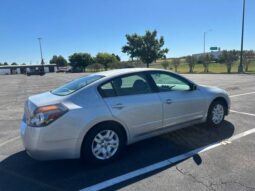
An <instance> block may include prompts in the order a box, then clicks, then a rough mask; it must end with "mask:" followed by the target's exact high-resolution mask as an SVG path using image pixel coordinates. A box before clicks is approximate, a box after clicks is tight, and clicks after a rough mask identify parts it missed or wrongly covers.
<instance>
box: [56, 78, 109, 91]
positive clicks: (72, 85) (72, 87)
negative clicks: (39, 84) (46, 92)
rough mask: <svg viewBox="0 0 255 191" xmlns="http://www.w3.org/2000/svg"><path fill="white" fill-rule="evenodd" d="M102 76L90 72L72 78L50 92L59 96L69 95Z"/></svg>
mask: <svg viewBox="0 0 255 191" xmlns="http://www.w3.org/2000/svg"><path fill="white" fill-rule="evenodd" d="M103 77H104V76H101V75H94V74H91V75H88V76H85V77H82V78H79V79H76V80H73V81H71V82H69V83H67V84H65V85H63V86H60V87H58V88H56V89H54V90H52V91H51V93H52V94H55V95H59V96H66V95H69V94H71V93H73V92H75V91H77V90H79V89H81V88H83V87H85V86H87V85H89V84H91V83H93V82H95V81H97V80H99V79H101V78H103Z"/></svg>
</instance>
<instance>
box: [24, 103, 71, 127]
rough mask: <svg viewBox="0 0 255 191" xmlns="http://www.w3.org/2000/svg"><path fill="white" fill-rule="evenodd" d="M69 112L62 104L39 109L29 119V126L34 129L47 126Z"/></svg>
mask: <svg viewBox="0 0 255 191" xmlns="http://www.w3.org/2000/svg"><path fill="white" fill-rule="evenodd" d="M67 111H68V109H67V108H66V107H65V106H64V105H62V104H56V105H47V106H42V107H38V108H36V109H35V111H34V112H33V114H32V116H31V117H30V118H29V120H28V124H29V125H30V126H32V127H43V126H47V125H49V124H50V123H52V122H53V121H55V120H56V119H58V118H59V117H61V116H62V115H64V114H65V113H66V112H67Z"/></svg>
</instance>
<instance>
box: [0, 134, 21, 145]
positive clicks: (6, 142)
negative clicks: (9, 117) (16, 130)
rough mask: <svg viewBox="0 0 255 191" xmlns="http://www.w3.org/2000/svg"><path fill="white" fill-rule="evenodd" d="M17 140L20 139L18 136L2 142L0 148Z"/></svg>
mask: <svg viewBox="0 0 255 191" xmlns="http://www.w3.org/2000/svg"><path fill="white" fill-rule="evenodd" d="M19 138H20V136H16V137H13V138H11V139H9V140H7V141H5V142H3V143H0V147H2V146H4V145H6V144H8V143H10V142H12V141H15V140H17V139H19Z"/></svg>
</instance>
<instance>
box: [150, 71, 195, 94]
mask: <svg viewBox="0 0 255 191" xmlns="http://www.w3.org/2000/svg"><path fill="white" fill-rule="evenodd" d="M154 73H161V74H166V75H169V76H172V77H174V78H176V79H178V80H180V81H182V82H184V83H185V84H187V85H188V86H189V87H190V89H189V90H182V91H184V92H185V91H193V88H192V87H193V85H194V84H193V83H191V82H190V81H188V80H187V79H185V78H183V77H181V76H179V75H177V74H175V73H171V72H167V71H148V72H147V74H148V76H149V77H150V78H151V80H152V82H151V83H153V87H154V88H155V89H156V91H157V92H158V93H164V92H162V91H160V89H159V88H158V86H157V84H156V82H155V81H154V79H153V77H152V76H151V75H152V74H154ZM171 91H181V90H170V91H165V92H171Z"/></svg>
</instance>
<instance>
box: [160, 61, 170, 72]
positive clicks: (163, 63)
mask: <svg viewBox="0 0 255 191" xmlns="http://www.w3.org/2000/svg"><path fill="white" fill-rule="evenodd" d="M169 65H170V63H169V61H167V60H164V61H163V62H161V66H162V67H163V68H164V69H165V70H166V69H167V68H168V67H169Z"/></svg>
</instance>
